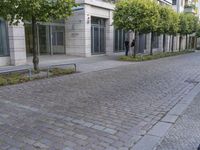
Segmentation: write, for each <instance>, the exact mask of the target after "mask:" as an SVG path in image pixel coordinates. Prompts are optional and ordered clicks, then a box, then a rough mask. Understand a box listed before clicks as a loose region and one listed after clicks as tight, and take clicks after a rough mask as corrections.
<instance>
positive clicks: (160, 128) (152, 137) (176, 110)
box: [129, 83, 200, 150]
mask: <svg viewBox="0 0 200 150" xmlns="http://www.w3.org/2000/svg"><path fill="white" fill-rule="evenodd" d="M199 92H200V83H198V84H196V85H195V86H194V87H193V88H192V89H191V90H190V91H189V92H188V93H187V94H186V96H185V97H183V98H182V99H181V100H180V101H178V102H177V103H176V104H175V105H174V106H173V107H172V108H171V109H170V110H169V111H168V112H167V113H166V115H165V116H164V117H163V118H161V119H160V121H158V122H157V123H156V124H155V125H154V126H153V127H152V128H151V129H150V130H149V131H148V132H147V133H146V134H145V135H144V136H143V137H142V138H141V139H140V140H139V141H138V142H137V143H136V144H135V145H134V146H133V147H130V148H129V150H150V149H152V150H155V149H156V148H157V146H158V145H159V144H160V143H161V142H162V140H163V138H164V137H165V135H166V133H167V132H168V131H169V129H170V128H171V127H172V126H173V125H174V123H175V122H176V120H177V119H178V118H179V117H180V116H181V115H182V113H183V112H184V111H185V110H186V109H187V108H188V107H189V105H190V104H191V102H192V101H193V100H194V98H195V96H196V95H198V93H199ZM181 106H184V107H183V108H182V109H180V108H181ZM167 116H168V118H166V117H167ZM173 117H174V118H173ZM164 118H165V119H166V120H163V119H164ZM147 142H148V147H147Z"/></svg>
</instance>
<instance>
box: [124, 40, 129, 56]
mask: <svg viewBox="0 0 200 150" xmlns="http://www.w3.org/2000/svg"><path fill="white" fill-rule="evenodd" d="M124 44H125V48H126V53H125V55H126V56H128V52H129V40H125V42H124Z"/></svg>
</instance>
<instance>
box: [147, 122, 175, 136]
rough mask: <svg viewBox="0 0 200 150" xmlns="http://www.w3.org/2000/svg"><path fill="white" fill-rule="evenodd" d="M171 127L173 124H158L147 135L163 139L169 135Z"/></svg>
mask: <svg viewBox="0 0 200 150" xmlns="http://www.w3.org/2000/svg"><path fill="white" fill-rule="evenodd" d="M171 125H172V124H171V123H165V122H158V123H157V124H156V125H155V126H153V128H152V129H151V130H150V131H149V132H148V133H147V134H148V135H153V136H158V137H163V136H164V135H165V134H166V133H167V131H168V130H169V128H170V127H171Z"/></svg>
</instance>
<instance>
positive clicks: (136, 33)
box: [133, 31, 138, 58]
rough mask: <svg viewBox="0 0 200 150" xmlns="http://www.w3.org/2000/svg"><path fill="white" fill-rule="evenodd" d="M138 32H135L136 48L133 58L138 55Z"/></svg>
mask: <svg viewBox="0 0 200 150" xmlns="http://www.w3.org/2000/svg"><path fill="white" fill-rule="evenodd" d="M137 42H138V32H137V31H135V46H134V51H133V57H134V58H135V57H136V53H137V47H138V44H137Z"/></svg>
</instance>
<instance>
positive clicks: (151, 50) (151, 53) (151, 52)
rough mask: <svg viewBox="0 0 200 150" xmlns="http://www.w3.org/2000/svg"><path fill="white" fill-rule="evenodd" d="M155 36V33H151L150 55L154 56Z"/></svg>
mask: <svg viewBox="0 0 200 150" xmlns="http://www.w3.org/2000/svg"><path fill="white" fill-rule="evenodd" d="M153 36H154V33H153V32H152V33H151V49H150V55H153V42H154V39H153Z"/></svg>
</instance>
